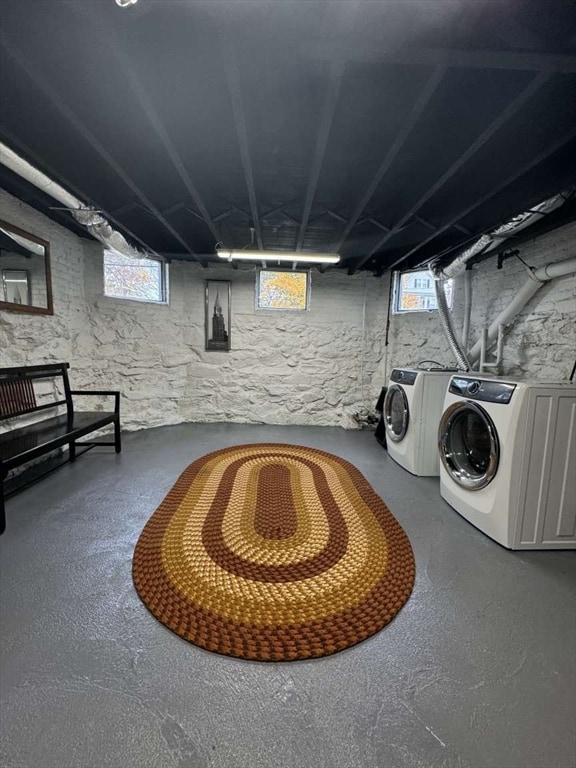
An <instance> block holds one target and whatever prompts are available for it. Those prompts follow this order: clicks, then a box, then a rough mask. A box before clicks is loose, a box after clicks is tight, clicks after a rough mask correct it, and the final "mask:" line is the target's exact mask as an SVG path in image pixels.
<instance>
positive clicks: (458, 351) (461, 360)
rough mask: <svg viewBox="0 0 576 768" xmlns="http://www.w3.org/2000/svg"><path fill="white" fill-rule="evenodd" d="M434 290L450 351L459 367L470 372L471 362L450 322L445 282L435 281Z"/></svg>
mask: <svg viewBox="0 0 576 768" xmlns="http://www.w3.org/2000/svg"><path fill="white" fill-rule="evenodd" d="M434 288H435V290H436V304H437V305H438V315H439V317H440V322H441V324H442V328H443V330H444V333H445V334H446V337H447V339H448V343H449V345H450V349H451V350H452V352H453V353H454V357H455V358H456V362H457V363H458V367H459V368H460V369H462V370H464V371H469V370H470V368H471V365H470V362H469V361H468V358H467V357H466V352H465V351H464V350H463V349H462V347H461V346H460V344H459V343H458V339H457V338H456V334H455V333H454V328H453V327H452V322H451V320H450V310H449V309H448V302H447V301H446V293H445V291H444V280H438V279H435V280H434Z"/></svg>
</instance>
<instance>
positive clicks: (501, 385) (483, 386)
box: [448, 376, 516, 404]
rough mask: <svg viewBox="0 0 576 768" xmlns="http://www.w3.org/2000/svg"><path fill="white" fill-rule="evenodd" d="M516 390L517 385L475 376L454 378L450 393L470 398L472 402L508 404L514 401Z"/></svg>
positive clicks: (451, 381)
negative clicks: (513, 394)
mask: <svg viewBox="0 0 576 768" xmlns="http://www.w3.org/2000/svg"><path fill="white" fill-rule="evenodd" d="M515 389H516V384H507V383H506V382H503V381H487V380H486V379H476V378H474V377H473V376H452V378H451V379H450V386H449V388H448V391H449V392H451V393H452V394H453V395H461V396H462V397H468V398H470V400H481V401H482V402H484V403H504V404H507V403H509V402H510V400H511V399H512V393H513V392H514V390H515Z"/></svg>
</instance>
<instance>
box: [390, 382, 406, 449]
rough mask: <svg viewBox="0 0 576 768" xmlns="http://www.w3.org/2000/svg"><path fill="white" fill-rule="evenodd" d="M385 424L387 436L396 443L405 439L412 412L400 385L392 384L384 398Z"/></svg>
mask: <svg viewBox="0 0 576 768" xmlns="http://www.w3.org/2000/svg"><path fill="white" fill-rule="evenodd" d="M383 414H384V423H385V425H386V434H387V435H388V437H389V438H390V440H392V442H394V443H399V442H400V440H402V439H403V438H404V435H405V434H406V430H407V429H408V422H409V419H410V411H409V410H408V399H407V398H406V392H404V389H403V388H402V387H400V386H398V384H392V386H391V387H389V388H388V392H386V397H385V398H384V410H383Z"/></svg>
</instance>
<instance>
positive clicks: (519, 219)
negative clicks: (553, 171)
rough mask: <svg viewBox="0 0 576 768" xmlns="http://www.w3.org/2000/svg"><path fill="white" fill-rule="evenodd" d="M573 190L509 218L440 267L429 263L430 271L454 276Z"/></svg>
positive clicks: (530, 223)
mask: <svg viewBox="0 0 576 768" xmlns="http://www.w3.org/2000/svg"><path fill="white" fill-rule="evenodd" d="M573 192H574V189H573V188H571V189H569V190H566V191H564V192H561V193H560V194H559V195H554V196H553V197H550V198H548V199H547V200H544V201H543V202H541V203H539V204H538V205H535V206H534V207H533V208H531V209H530V210H529V211H526V212H525V213H521V214H519V215H518V216H514V218H512V219H510V221H507V222H506V223H505V224H502V225H501V226H500V227H497V229H495V230H494V231H493V232H490V233H488V234H486V235H482V237H480V238H479V239H478V240H476V241H475V242H474V243H472V245H471V246H469V247H468V248H466V250H464V251H462V252H461V253H460V254H459V255H458V256H456V257H455V258H454V259H452V261H451V262H450V264H448V265H447V266H444V267H440V266H439V265H438V264H435V263H434V262H432V264H431V265H430V269H431V270H432V273H433V274H434V275H436V276H438V277H441V278H442V279H444V280H448V279H450V278H452V277H456V276H457V275H459V274H460V273H461V272H462V271H463V270H464V269H465V268H466V264H467V263H468V262H469V261H470V259H471V258H472V257H473V256H479V255H480V254H485V253H489V252H490V251H493V250H494V249H496V248H499V247H500V246H501V245H502V241H503V240H505V239H506V238H507V237H511V236H512V235H516V234H517V233H518V232H520V231H521V230H523V229H526V227H529V226H531V225H532V224H534V223H535V222H536V221H539V220H540V219H541V218H542V217H543V216H546V215H547V214H549V213H552V211H554V210H556V208H559V207H560V206H561V205H563V204H564V203H565V202H566V200H567V199H568V197H569V196H570V195H572V194H573Z"/></svg>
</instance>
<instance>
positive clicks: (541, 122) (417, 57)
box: [0, 0, 576, 274]
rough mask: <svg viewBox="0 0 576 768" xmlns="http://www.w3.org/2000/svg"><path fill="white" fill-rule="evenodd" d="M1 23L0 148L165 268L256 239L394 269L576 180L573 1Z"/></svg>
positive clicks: (148, 3) (33, 11) (282, 6)
mask: <svg viewBox="0 0 576 768" xmlns="http://www.w3.org/2000/svg"><path fill="white" fill-rule="evenodd" d="M0 8H1V18H0V22H1V27H2V37H1V61H0V64H1V69H0V77H1V81H0V85H1V90H0V98H1V103H0V139H1V140H2V141H3V142H4V143H5V144H7V145H8V146H9V147H10V148H12V149H13V150H15V151H16V152H18V153H19V154H20V155H21V156H23V157H24V158H25V159H26V160H28V161H29V162H31V163H33V164H34V165H35V166H37V167H38V168H40V169H41V170H42V171H44V172H45V173H47V174H48V175H49V176H50V177H51V178H53V179H54V180H56V181H58V182H59V183H60V184H61V185H62V186H64V187H65V188H67V189H68V190H69V191H70V192H72V193H73V194H75V195H76V196H77V197H78V198H79V199H81V200H82V201H83V202H84V203H86V204H87V205H92V206H95V207H96V208H97V209H99V210H101V211H102V212H103V213H104V215H105V216H106V217H107V218H108V219H109V220H110V221H111V222H113V224H114V225H115V226H116V227H117V228H118V229H119V230H120V231H121V232H123V233H124V234H125V235H126V237H127V238H128V239H129V240H130V241H131V242H133V243H135V244H136V245H138V246H140V247H143V248H145V249H147V250H150V251H153V252H155V253H158V254H162V255H165V256H167V257H168V258H178V259H189V260H199V261H200V262H202V263H204V264H206V263H207V262H208V261H211V260H214V258H215V256H214V251H215V245H216V243H217V242H218V241H221V242H223V243H224V244H225V246H226V247H227V248H243V247H245V246H247V245H248V244H249V243H250V242H251V241H253V246H252V247H253V248H259V249H266V250H302V251H312V252H314V251H333V250H338V251H339V252H340V254H341V256H342V262H341V265H340V268H344V269H347V270H348V271H349V272H350V273H353V272H354V271H357V270H358V269H370V270H372V271H374V272H376V273H380V274H381V273H382V272H385V271H387V270H389V269H390V268H393V267H394V268H395V267H398V266H401V267H403V268H404V267H406V268H408V267H414V266H418V265H420V264H422V263H425V262H426V261H427V260H429V259H430V258H431V257H433V256H435V255H437V254H438V253H451V252H454V251H456V250H457V249H458V248H459V247H461V246H462V245H463V244H465V243H468V242H469V241H470V240H471V239H474V237H475V235H477V234H481V233H483V232H484V231H486V230H487V229H490V228H493V227H494V226H496V225H498V224H500V223H502V222H503V221H506V220H507V219H509V218H510V217H511V216H513V215H515V214H517V213H519V212H522V211H524V210H527V209H528V208H530V206H532V205H534V204H536V203H538V202H540V201H542V200H543V199H545V198H547V197H549V196H551V195H552V194H555V193H557V192H560V191H561V190H564V189H566V188H567V187H569V186H571V185H572V184H574V183H575V182H576V56H575V54H576V5H575V4H574V3H573V2H571V0H567V1H566V2H564V0H562V1H560V0H558V2H557V1H556V0H545V2H543V0H486V1H485V0H421V1H420V0H374V1H373V2H371V1H368V0H360V1H356V0H343V2H339V1H337V0H139V2H138V3H137V4H136V5H134V6H131V7H129V8H125V9H123V8H120V7H119V6H118V5H117V4H116V2H115V1H114V0H27V1H26V2H23V0H1V2H0ZM0 186H2V187H3V188H5V189H6V190H7V191H9V192H11V193H12V194H15V195H16V196H18V197H20V198H21V199H23V200H24V201H25V202H27V203H29V204H30V205H32V206H33V207H35V208H38V209H39V210H42V211H44V212H46V213H48V215H50V216H51V217H52V218H54V219H55V220H57V221H59V222H60V223H62V224H64V225H65V226H67V227H69V228H70V229H72V230H73V231H75V232H77V233H79V234H82V235H83V236H86V237H88V235H87V233H86V231H85V230H83V229H82V228H81V227H80V226H79V225H77V224H75V223H74V222H73V220H72V216H71V215H70V214H69V213H68V212H66V211H58V210H53V208H54V207H58V205H59V204H58V203H57V202H55V201H54V200H53V199H52V198H49V197H47V196H46V195H45V194H43V193H42V192H40V191H39V190H38V189H36V188H35V187H32V186H30V185H29V184H28V183H27V182H24V181H22V179H20V178H19V177H18V176H16V175H15V174H14V173H13V172H12V171H9V170H8V169H7V168H6V167H4V166H1V165H0Z"/></svg>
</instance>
